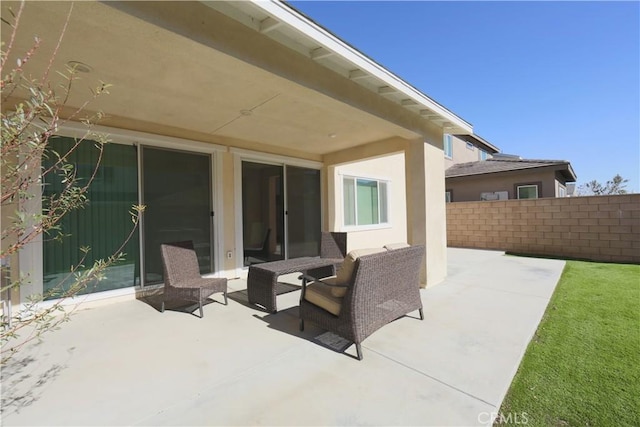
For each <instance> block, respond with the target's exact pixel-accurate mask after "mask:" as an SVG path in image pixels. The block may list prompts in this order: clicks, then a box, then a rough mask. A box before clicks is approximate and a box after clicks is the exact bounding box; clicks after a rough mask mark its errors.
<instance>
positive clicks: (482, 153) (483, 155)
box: [478, 150, 487, 160]
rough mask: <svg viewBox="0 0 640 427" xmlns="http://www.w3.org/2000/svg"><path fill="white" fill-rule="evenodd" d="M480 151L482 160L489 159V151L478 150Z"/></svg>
mask: <svg viewBox="0 0 640 427" xmlns="http://www.w3.org/2000/svg"><path fill="white" fill-rule="evenodd" d="M478 151H479V152H480V160H487V152H486V151H484V150H478Z"/></svg>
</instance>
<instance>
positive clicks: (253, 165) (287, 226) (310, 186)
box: [242, 161, 321, 267]
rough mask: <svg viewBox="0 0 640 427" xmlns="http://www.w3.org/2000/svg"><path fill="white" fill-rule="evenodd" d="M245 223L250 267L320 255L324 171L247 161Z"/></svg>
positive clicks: (244, 165)
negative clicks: (322, 174)
mask: <svg viewBox="0 0 640 427" xmlns="http://www.w3.org/2000/svg"><path fill="white" fill-rule="evenodd" d="M285 177H286V179H285ZM285 181H286V184H285ZM242 224H243V228H242V232H243V249H244V254H243V255H244V262H243V265H244V266H245V267H246V266H249V265H251V264H256V263H261V262H268V261H276V260H281V259H285V258H298V257H302V256H317V255H318V254H319V247H320V227H321V206H320V171H319V170H315V169H309V168H302V167H295V166H288V165H273V164H264V163H257V162H251V161H243V162H242Z"/></svg>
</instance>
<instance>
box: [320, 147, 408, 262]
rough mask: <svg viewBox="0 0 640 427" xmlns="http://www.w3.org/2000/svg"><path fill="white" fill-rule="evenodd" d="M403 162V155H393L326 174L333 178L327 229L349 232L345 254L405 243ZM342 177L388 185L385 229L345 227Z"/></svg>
mask: <svg viewBox="0 0 640 427" xmlns="http://www.w3.org/2000/svg"><path fill="white" fill-rule="evenodd" d="M404 162H405V154H404V153H394V154H388V155H385V156H382V157H378V158H374V159H367V160H362V161H357V162H350V163H346V164H342V165H339V166H335V167H332V168H330V172H329V173H330V174H331V176H332V177H333V185H332V186H331V194H330V198H333V206H332V208H331V210H330V212H329V224H330V226H329V229H330V230H332V231H333V230H335V231H346V232H348V239H347V250H353V249H361V248H378V247H382V246H384V245H385V244H387V243H394V242H406V241H407V211H406V183H405V174H404ZM345 175H346V176H356V177H361V178H371V179H380V180H386V181H388V185H389V192H388V198H389V200H388V206H389V224H388V225H380V226H368V227H367V226H365V227H352V226H345V225H344V218H343V212H344V205H343V188H342V178H343V176H345Z"/></svg>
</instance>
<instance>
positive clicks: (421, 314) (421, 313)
mask: <svg viewBox="0 0 640 427" xmlns="http://www.w3.org/2000/svg"><path fill="white" fill-rule="evenodd" d="M419 311H420V320H424V312H423V311H422V309H420V310H419Z"/></svg>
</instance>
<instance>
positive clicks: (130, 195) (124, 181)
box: [42, 137, 139, 299]
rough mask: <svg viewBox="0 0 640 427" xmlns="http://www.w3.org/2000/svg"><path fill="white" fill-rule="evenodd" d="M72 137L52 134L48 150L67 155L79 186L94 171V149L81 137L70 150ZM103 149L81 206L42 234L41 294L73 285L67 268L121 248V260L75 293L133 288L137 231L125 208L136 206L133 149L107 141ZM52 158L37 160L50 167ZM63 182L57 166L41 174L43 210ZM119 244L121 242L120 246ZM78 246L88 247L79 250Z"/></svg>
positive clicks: (96, 154) (47, 295)
mask: <svg viewBox="0 0 640 427" xmlns="http://www.w3.org/2000/svg"><path fill="white" fill-rule="evenodd" d="M74 144H75V139H73V138H66V137H53V138H51V139H50V141H49V149H50V150H51V151H55V152H56V153H58V154H59V155H61V156H64V155H65V153H67V152H69V150H71V152H70V153H69V154H68V157H67V161H68V162H69V163H70V164H72V165H73V167H74V173H75V176H76V178H77V184H78V185H80V186H81V185H85V184H86V183H87V182H88V180H89V179H90V177H91V176H92V175H93V174H94V169H95V168H96V164H97V163H98V159H99V153H100V151H99V150H98V148H97V143H95V142H94V141H89V140H86V141H83V142H82V143H80V144H79V145H78V146H77V147H76V148H75V149H72V147H73V146H74ZM102 147H103V153H102V161H101V162H100V165H99V167H98V169H97V170H95V177H94V179H93V181H92V183H91V186H90V187H89V189H88V191H87V193H86V196H87V200H88V201H87V203H86V205H85V206H84V207H82V208H78V209H71V210H70V211H69V212H68V213H67V214H66V215H64V217H63V218H62V220H61V221H60V223H59V224H58V226H59V227H60V228H59V230H57V231H51V232H49V233H47V234H45V235H44V236H43V238H44V239H43V240H44V243H43V273H44V274H43V280H44V282H43V296H44V298H45V299H54V298H59V297H60V296H62V294H63V293H64V292H65V291H66V290H68V289H69V288H70V286H71V285H72V284H73V275H72V274H70V273H69V272H70V270H71V268H72V267H77V268H78V270H77V271H78V272H81V271H84V270H85V269H87V268H90V267H92V266H93V263H94V262H95V261H96V260H99V259H106V258H108V257H109V256H111V255H114V254H116V253H118V252H122V253H123V254H124V255H123V259H122V260H121V261H120V262H118V263H116V264H113V265H111V266H109V267H108V268H107V269H106V271H105V276H106V277H105V278H104V280H101V281H95V282H92V283H89V284H88V285H87V287H86V288H84V289H83V290H82V291H81V292H80V293H82V294H84V293H93V292H100V291H107V290H113V289H120V288H126V287H130V286H134V284H135V278H136V277H137V275H138V270H139V257H138V253H139V244H138V233H137V232H134V233H133V235H132V237H131V238H130V239H129V240H127V238H128V236H129V234H130V233H131V231H132V229H133V224H132V222H131V215H130V214H129V212H130V211H131V207H132V206H133V205H136V204H138V167H137V156H136V148H135V147H133V146H131V145H121V144H115V143H110V144H106V145H104V146H102ZM56 160H57V156H55V155H53V154H52V153H51V152H50V154H49V155H48V156H44V157H43V159H42V165H43V168H44V169H45V170H46V169H49V168H52V167H54V164H55V163H56ZM65 186H66V183H65V181H64V180H63V176H62V175H61V174H60V171H59V170H56V169H54V171H53V172H52V173H48V174H46V176H45V182H44V194H43V197H44V202H43V209H50V208H52V206H51V203H50V202H49V203H48V202H47V201H48V200H50V198H51V197H56V195H58V194H60V192H62V191H63V189H64V187H65ZM123 244H124V246H123ZM82 248H90V250H89V251H88V252H86V253H85V252H83V250H82Z"/></svg>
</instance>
